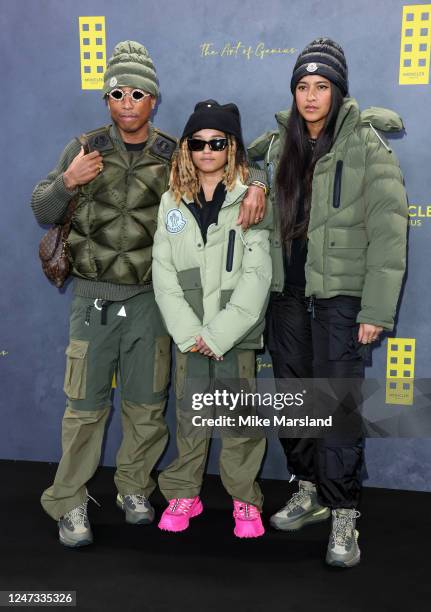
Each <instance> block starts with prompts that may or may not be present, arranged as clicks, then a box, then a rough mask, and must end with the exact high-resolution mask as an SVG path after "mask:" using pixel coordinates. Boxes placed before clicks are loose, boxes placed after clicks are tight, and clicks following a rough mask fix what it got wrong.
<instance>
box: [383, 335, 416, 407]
mask: <svg viewBox="0 0 431 612" xmlns="http://www.w3.org/2000/svg"><path fill="white" fill-rule="evenodd" d="M415 351H416V339H415V338H389V339H388V357H387V365H386V403H387V404H402V405H404V406H410V405H412V404H413V389H414V377H415Z"/></svg>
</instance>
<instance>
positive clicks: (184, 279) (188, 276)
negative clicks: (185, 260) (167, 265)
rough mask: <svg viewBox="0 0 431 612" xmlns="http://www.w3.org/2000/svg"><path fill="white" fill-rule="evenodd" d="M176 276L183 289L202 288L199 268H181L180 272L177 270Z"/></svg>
mask: <svg viewBox="0 0 431 612" xmlns="http://www.w3.org/2000/svg"><path fill="white" fill-rule="evenodd" d="M177 277H178V282H179V284H180V287H181V289H182V290H183V291H188V290H189V289H201V288H202V281H201V273H200V269H199V268H189V269H188V270H181V271H180V272H177Z"/></svg>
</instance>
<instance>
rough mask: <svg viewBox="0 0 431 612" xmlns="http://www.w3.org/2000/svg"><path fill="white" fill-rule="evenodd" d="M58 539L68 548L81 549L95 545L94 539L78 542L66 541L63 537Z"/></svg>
mask: <svg viewBox="0 0 431 612" xmlns="http://www.w3.org/2000/svg"><path fill="white" fill-rule="evenodd" d="M58 539H59V542H60V544H62V545H63V546H66V548H81V546H89V545H90V544H93V539H87V540H78V541H77V542H75V541H73V540H65V539H64V538H62V537H61V536H59V538H58Z"/></svg>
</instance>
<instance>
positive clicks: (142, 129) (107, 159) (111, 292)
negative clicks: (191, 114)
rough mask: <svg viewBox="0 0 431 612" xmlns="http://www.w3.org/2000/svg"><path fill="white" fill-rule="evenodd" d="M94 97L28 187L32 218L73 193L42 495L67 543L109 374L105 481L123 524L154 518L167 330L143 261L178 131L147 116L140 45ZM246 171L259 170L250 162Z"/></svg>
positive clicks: (125, 49) (76, 536)
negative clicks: (52, 432) (49, 461)
mask: <svg viewBox="0 0 431 612" xmlns="http://www.w3.org/2000/svg"><path fill="white" fill-rule="evenodd" d="M103 95H104V98H105V100H106V103H107V106H108V110H109V112H110V115H111V118H112V125H110V126H107V127H104V128H100V129H97V130H94V131H92V132H89V133H87V134H85V135H84V136H83V137H81V138H80V139H79V140H78V139H74V140H73V141H71V142H70V143H69V144H68V145H67V146H66V148H65V149H64V151H63V153H62V155H61V157H60V160H59V162H58V164H57V167H56V168H55V170H54V171H53V172H51V173H50V174H49V175H48V177H47V178H46V179H45V180H43V181H41V182H40V183H39V184H38V185H37V186H36V187H35V189H34V192H33V196H32V208H33V211H34V214H35V216H36V218H37V220H38V221H39V222H40V223H60V222H62V220H63V218H64V216H65V213H66V210H67V208H68V205H69V202H70V201H71V200H72V199H75V201H76V205H75V210H74V214H73V218H72V227H71V232H70V236H69V247H70V251H69V252H70V260H71V265H72V275H73V276H74V294H75V295H74V299H73V303H72V311H71V318H70V339H69V345H68V347H67V349H66V355H67V364H66V375H65V381H64V390H65V392H66V395H67V398H68V401H67V407H66V411H65V414H64V418H63V425H62V449H63V454H62V458H61V461H60V464H59V466H58V470H57V473H56V476H55V479H54V483H53V484H52V486H50V487H49V488H48V489H47V490H46V491H44V493H43V495H42V499H41V502H42V506H43V508H44V509H45V510H46V512H47V513H48V514H49V515H50V516H51V517H52V518H54V519H56V520H58V521H59V536H60V541H61V543H62V544H64V545H66V546H71V547H76V546H83V545H86V544H90V543H91V542H92V540H93V536H92V532H91V527H90V524H89V521H88V516H87V503H88V498H89V496H88V493H87V489H86V483H87V482H88V480H89V479H90V478H91V477H92V475H93V474H94V472H95V471H96V469H97V466H98V464H99V460H100V454H101V446H102V442H103V437H104V432H105V425H106V422H107V420H108V417H109V413H110V410H111V383H112V379H113V375H114V374H115V373H116V372H117V373H118V375H119V379H120V382H121V395H122V403H121V410H122V424H123V440H122V443H121V446H120V449H119V451H118V454H117V471H116V474H115V484H116V487H117V490H118V496H117V504H118V506H119V507H120V508H121V509H122V510H123V511H124V512H125V516H126V521H127V522H129V523H135V524H136V523H138V524H147V523H151V522H152V520H153V518H154V510H153V508H152V507H151V505H150V503H149V501H148V496H149V495H150V494H151V492H152V491H153V489H154V487H155V483H154V482H153V480H152V479H151V476H150V474H151V471H152V470H153V468H154V465H155V464H156V462H157V461H158V459H159V457H160V456H161V454H162V452H163V450H164V448H165V445H166V442H167V439H168V430H167V427H166V424H165V420H164V415H163V413H164V408H165V403H166V398H167V385H168V381H169V372H170V356H171V351H170V337H169V336H168V334H167V332H166V330H165V328H164V325H163V323H162V320H161V317H160V313H159V310H158V308H157V305H156V303H155V300H154V292H153V287H152V281H151V260H152V245H153V237H154V233H155V230H156V225H157V213H158V207H159V203H160V198H161V196H162V194H163V193H164V192H165V191H166V190H167V188H168V183H169V175H170V166H171V159H172V156H173V154H174V152H175V150H176V147H177V140H176V139H175V138H173V137H171V136H169V135H168V134H164V133H163V132H161V131H160V130H158V129H156V128H154V127H153V126H152V125H151V123H150V116H151V113H152V111H153V109H154V107H155V104H156V101H157V97H158V95H159V88H158V83H157V76H156V72H155V68H154V65H153V62H152V60H151V58H150V56H149V54H148V51H147V49H146V48H145V47H144V46H142V45H141V44H140V43H137V42H134V41H125V42H121V43H119V44H118V45H117V46H116V47H115V49H114V53H113V56H112V57H111V58H110V60H109V62H108V66H107V70H106V73H105V75H104V88H103ZM83 144H84V147H83V146H82V145H83ZM253 178H257V179H261V178H262V173H261V171H257V170H256V172H255V175H254V177H253ZM264 180H265V179H264ZM250 182H252V180H251V181H250ZM258 182H259V181H258ZM259 192H262V195H261V198H260V199H259V196H257V193H259ZM262 202H264V195H263V190H262V189H260V188H258V187H256V188H255V190H254V194H252V195H251V197H250V198H249V202H248V204H247V205H246V206H245V207H244V208H243V211H242V215H241V219H239V222H242V223H244V224H245V225H248V223H249V219H250V218H251V219H252V220H253V222H255V221H256V218H257V217H260V216H262V214H263V213H262V210H261V209H262Z"/></svg>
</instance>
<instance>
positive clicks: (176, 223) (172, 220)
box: [166, 208, 187, 234]
mask: <svg viewBox="0 0 431 612" xmlns="http://www.w3.org/2000/svg"><path fill="white" fill-rule="evenodd" d="M186 225H187V219H185V218H184V216H183V213H182V212H181V211H180V210H178V208H171V209H170V210H168V212H167V213H166V229H167V230H168V232H169V233H170V234H179V233H180V232H182V231H183V229H184V228H185V226H186Z"/></svg>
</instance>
